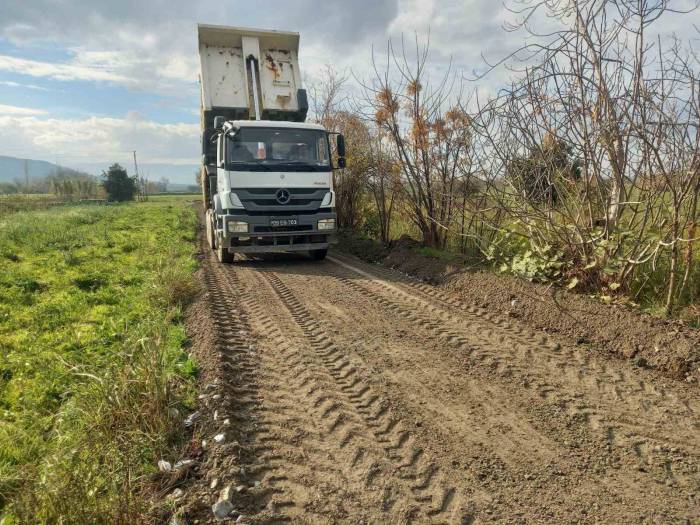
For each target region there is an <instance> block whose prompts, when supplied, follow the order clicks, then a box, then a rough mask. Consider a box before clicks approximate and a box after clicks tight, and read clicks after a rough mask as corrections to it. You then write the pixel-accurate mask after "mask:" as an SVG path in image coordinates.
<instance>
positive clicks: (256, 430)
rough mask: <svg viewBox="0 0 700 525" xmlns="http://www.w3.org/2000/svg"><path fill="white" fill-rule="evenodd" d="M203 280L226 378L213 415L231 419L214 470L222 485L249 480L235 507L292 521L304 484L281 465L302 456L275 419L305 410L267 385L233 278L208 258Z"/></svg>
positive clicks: (260, 518) (290, 433)
mask: <svg viewBox="0 0 700 525" xmlns="http://www.w3.org/2000/svg"><path fill="white" fill-rule="evenodd" d="M212 263H213V264H212ZM205 281H206V283H207V284H208V290H209V293H210V298H211V301H210V304H211V309H212V318H213V319H214V324H215V327H216V328H217V335H218V340H217V350H218V351H219V352H220V353H221V354H222V363H223V368H224V371H225V376H226V377H227V379H228V380H227V381H226V382H225V384H224V385H223V386H224V390H225V392H226V394H225V396H224V400H223V403H222V408H221V409H220V410H219V411H217V412H218V413H217V420H219V421H225V420H226V419H228V420H229V421H230V422H232V423H233V425H229V427H228V428H227V429H226V430H228V434H230V436H229V439H231V438H234V441H233V442H232V443H230V444H228V445H226V446H227V447H228V448H229V450H227V451H222V454H221V456H222V457H224V458H226V459H224V460H223V462H222V464H221V465H215V470H217V471H218V472H220V473H221V474H222V478H223V479H222V480H221V481H223V482H224V483H222V485H225V484H226V483H233V484H238V483H246V484H250V485H252V487H251V488H250V489H249V490H247V491H246V492H245V493H243V494H241V495H239V497H238V499H237V510H239V511H245V514H246V515H254V516H256V518H257V520H258V522H260V523H264V522H283V521H294V519H295V518H299V517H301V516H303V515H304V510H303V509H302V508H300V506H299V505H298V504H297V502H296V501H295V496H296V495H298V494H303V493H305V492H307V490H306V488H305V487H303V486H302V484H301V483H299V482H298V481H296V480H293V479H291V478H290V477H289V476H287V475H286V471H287V470H288V469H287V465H289V464H290V463H291V464H297V465H303V462H304V458H299V457H298V455H297V454H296V442H297V436H296V435H295V434H294V432H293V431H290V430H289V427H288V426H287V427H285V426H283V425H280V424H279V421H278V419H279V417H280V416H282V417H283V419H284V420H287V421H298V420H300V419H303V417H304V416H305V415H304V414H301V413H299V412H297V411H295V405H294V404H293V403H289V402H288V401H287V400H286V399H285V397H284V395H280V394H279V393H277V394H275V393H274V391H270V390H268V389H267V388H266V385H265V377H264V375H263V374H261V369H262V367H261V361H260V358H259V355H258V354H257V352H256V351H255V346H254V345H253V344H252V341H251V327H250V323H249V316H248V315H247V313H246V312H245V311H244V309H243V308H242V301H241V299H242V298H241V295H240V292H239V290H238V289H237V287H236V286H235V282H233V283H232V282H231V278H230V276H227V275H225V274H224V272H223V270H222V268H221V267H220V266H219V265H218V264H217V263H215V262H213V261H210V265H209V266H208V267H207V272H206V276H205ZM227 456H228V457H227ZM234 465H235V466H234Z"/></svg>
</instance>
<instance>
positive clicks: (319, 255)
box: [309, 248, 328, 261]
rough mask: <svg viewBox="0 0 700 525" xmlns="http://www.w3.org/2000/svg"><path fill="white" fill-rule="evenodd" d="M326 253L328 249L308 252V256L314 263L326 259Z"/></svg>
mask: <svg viewBox="0 0 700 525" xmlns="http://www.w3.org/2000/svg"><path fill="white" fill-rule="evenodd" d="M327 253H328V248H324V249H323V250H309V255H310V256H311V258H312V259H313V260H314V261H322V260H323V259H325V258H326V254H327Z"/></svg>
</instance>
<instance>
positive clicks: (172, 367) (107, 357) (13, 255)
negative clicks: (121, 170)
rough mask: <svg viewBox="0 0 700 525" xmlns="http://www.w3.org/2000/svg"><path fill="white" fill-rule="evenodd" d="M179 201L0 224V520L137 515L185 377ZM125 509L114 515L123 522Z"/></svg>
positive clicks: (187, 253) (185, 265) (188, 272)
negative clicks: (142, 485)
mask: <svg viewBox="0 0 700 525" xmlns="http://www.w3.org/2000/svg"><path fill="white" fill-rule="evenodd" d="M194 232H195V217H194V213H193V211H192V209H191V208H190V206H189V204H188V202H187V200H186V199H182V198H180V199H170V200H169V199H163V198H159V199H154V200H152V201H149V202H147V203H131V204H127V205H118V206H79V207H69V208H53V209H50V210H48V211H28V212H23V211H20V212H16V213H14V214H12V215H10V216H5V217H4V218H1V219H0V517H2V516H3V515H5V520H6V521H5V523H14V522H47V521H48V522H55V521H56V520H57V519H58V518H59V516H60V517H61V519H62V520H63V521H62V522H65V523H69V522H70V523H76V522H77V523H88V522H94V520H95V519H96V516H100V517H101V518H102V519H106V521H110V520H109V519H108V518H109V516H114V515H116V514H120V515H122V516H124V515H128V514H129V513H138V512H139V508H138V505H139V503H138V501H136V500H134V499H133V498H131V497H125V494H124V492H125V491H129V492H134V491H136V490H137V489H138V484H139V480H140V479H141V477H142V476H143V475H144V474H145V473H147V472H149V471H151V470H153V465H154V464H155V458H156V455H157V453H158V452H162V451H163V450H164V449H165V448H168V447H172V446H175V445H176V444H177V439H178V436H177V433H175V434H173V432H172V431H171V429H173V428H178V425H177V424H176V423H175V422H174V421H172V418H173V416H172V414H171V413H174V412H172V411H171V410H169V408H175V407H177V406H180V407H181V408H182V405H183V404H187V403H188V402H190V401H191V399H190V398H191V395H192V394H191V384H192V376H193V375H194V372H195V370H196V367H195V366H194V365H193V363H192V361H191V360H190V358H189V356H188V354H187V353H186V335H185V332H184V329H183V326H182V321H181V320H182V310H183V308H184V307H185V306H186V305H187V303H188V302H189V301H190V300H191V298H192V297H193V296H194V294H195V293H196V288H195V285H194V281H193V278H192V273H193V271H194V269H195V261H194V259H193V257H192V254H193V251H194V240H195V236H194ZM125 513H126V514H125Z"/></svg>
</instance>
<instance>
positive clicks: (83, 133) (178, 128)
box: [0, 106, 199, 166]
mask: <svg viewBox="0 0 700 525" xmlns="http://www.w3.org/2000/svg"><path fill="white" fill-rule="evenodd" d="M0 113H2V106H0ZM0 145H2V146H0V154H10V155H13V156H18V157H29V158H39V159H40V158H45V159H47V160H51V161H53V160H54V159H55V158H58V159H59V161H60V163H61V164H64V165H67V166H71V165H80V164H84V163H95V162H96V163H99V162H103V163H110V162H115V161H116V162H125V159H126V160H128V159H129V158H130V156H131V151H132V150H137V151H138V156H139V161H140V162H144V163H167V164H173V165H188V164H189V165H191V164H197V163H198V162H199V126H198V125H196V124H161V123H157V122H152V121H148V120H143V119H142V118H141V117H140V116H138V115H137V114H135V113H130V114H129V115H128V116H127V117H126V118H104V117H92V118H89V119H86V120H72V119H53V118H37V117H36V116H29V115H27V114H24V115H23V114H21V113H16V114H10V115H8V116H0Z"/></svg>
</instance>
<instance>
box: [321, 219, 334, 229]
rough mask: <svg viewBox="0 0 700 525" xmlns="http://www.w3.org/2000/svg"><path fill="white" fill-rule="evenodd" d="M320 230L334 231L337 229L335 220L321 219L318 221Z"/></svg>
mask: <svg viewBox="0 0 700 525" xmlns="http://www.w3.org/2000/svg"><path fill="white" fill-rule="evenodd" d="M318 229H319V230H334V229H335V219H321V220H320V221H318Z"/></svg>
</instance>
